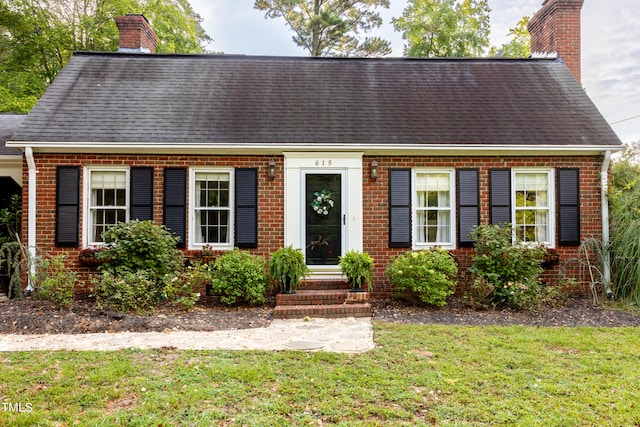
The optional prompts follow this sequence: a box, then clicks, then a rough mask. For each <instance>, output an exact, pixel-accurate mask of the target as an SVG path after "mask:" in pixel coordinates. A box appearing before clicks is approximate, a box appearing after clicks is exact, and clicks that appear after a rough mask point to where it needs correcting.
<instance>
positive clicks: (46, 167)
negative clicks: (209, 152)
mask: <svg viewBox="0 0 640 427" xmlns="http://www.w3.org/2000/svg"><path fill="white" fill-rule="evenodd" d="M270 158H272V156H204V155H203V156H195V155H193V156H190V155H163V156H143V155H140V156H122V155H100V156H98V155H65V154H48V155H41V154H38V155H36V158H35V161H36V166H37V169H38V211H37V247H38V250H39V252H40V253H51V254H54V253H63V252H64V253H68V254H69V259H70V267H72V268H77V269H78V270H79V271H80V272H81V273H82V274H83V277H84V278H86V277H88V275H89V274H90V273H91V272H92V271H93V270H91V269H89V268H86V267H82V266H80V265H79V263H78V260H77V258H78V253H79V251H80V250H81V248H80V247H78V248H56V247H55V243H54V242H55V209H56V205H55V194H56V182H55V179H56V168H57V167H58V166H81V167H83V166H103V165H125V166H129V167H135V166H153V167H154V221H155V222H156V223H158V224H162V220H163V219H162V209H163V194H162V191H163V169H164V168H165V167H188V166H211V167H243V168H257V169H258V174H259V175H258V203H259V206H260V208H259V210H258V222H259V225H258V242H259V243H258V247H257V248H256V249H252V250H250V251H251V252H252V253H255V254H259V255H264V256H267V255H268V254H269V253H271V252H273V251H275V250H276V249H277V248H279V247H280V246H281V245H282V243H283V236H284V220H283V207H284V189H283V184H284V176H283V158H282V157H276V158H275V159H276V163H277V166H276V177H275V179H274V180H269V179H268V178H267V165H268V162H269V159H270ZM372 160H376V161H377V162H378V168H379V169H378V170H379V174H380V177H379V178H378V179H377V180H372V179H371V178H370V176H369V173H370V172H369V168H368V167H364V168H363V187H364V188H363V191H364V194H363V205H364V209H363V223H364V229H363V235H364V241H363V248H364V250H365V251H366V252H368V253H369V254H370V255H371V256H372V257H373V258H374V260H375V262H376V268H375V272H374V284H373V287H374V297H376V296H377V297H380V296H385V295H389V294H390V293H391V291H392V287H391V285H390V284H389V283H388V282H387V281H386V280H385V278H384V274H383V272H384V270H385V268H386V266H387V264H388V262H389V260H390V258H391V257H392V256H394V255H398V254H400V253H402V252H404V251H405V250H406V249H398V248H389V247H388V240H389V231H388V223H389V219H388V194H389V193H388V192H389V189H388V171H389V169H391V168H413V167H440V168H456V167H464V168H478V169H479V171H480V221H481V223H488V222H489V169H492V168H514V167H556V168H580V186H581V187H580V211H581V215H582V218H581V238H582V239H585V238H587V237H595V238H601V208H600V182H599V174H600V167H601V164H602V158H601V157H600V156H582V157H553V158H545V157H481V156H474V157H430V158H427V157H378V156H375V157H372V156H365V157H364V159H363V164H364V165H368V164H370V163H371V161H372ZM24 171H25V172H24V174H25V175H24V182H25V186H24V187H23V191H24V194H23V209H24V210H23V221H24V223H23V229H24V230H27V224H26V220H27V209H28V206H27V194H28V191H29V188H28V179H27V168H26V165H25V168H24ZM82 179H83V176H82V174H81V180H82ZM81 188H82V183H81ZM187 195H188V193H187ZM82 203H84V200H81V207H80V209H81V212H82ZM82 220H83V219H82V215H81V216H80V221H82ZM80 230H81V232H82V224H80ZM556 232H557V230H556ZM81 240H82V236H81ZM556 240H557V239H556ZM187 252H188V251H187ZM557 252H558V253H559V254H560V264H559V265H558V266H556V267H553V268H551V269H549V270H547V271H546V272H545V274H544V278H545V280H547V281H549V282H551V283H555V282H557V281H558V280H559V277H560V275H561V274H562V272H563V269H565V270H567V271H565V272H564V274H566V275H568V277H575V278H577V279H579V280H581V281H586V280H587V278H586V276H585V274H584V272H581V271H580V268H579V266H578V265H577V264H576V263H573V264H571V263H569V260H570V259H574V258H576V257H577V256H578V248H577V247H559V248H558V249H557ZM471 253H472V249H470V248H459V249H456V250H454V251H453V254H454V256H455V257H456V259H457V261H458V263H459V269H460V277H459V280H460V286H459V289H463V288H464V287H465V286H466V285H467V283H468V280H467V279H468V274H467V269H468V267H469V266H470V264H471V260H470V256H469V255H470V254H471Z"/></svg>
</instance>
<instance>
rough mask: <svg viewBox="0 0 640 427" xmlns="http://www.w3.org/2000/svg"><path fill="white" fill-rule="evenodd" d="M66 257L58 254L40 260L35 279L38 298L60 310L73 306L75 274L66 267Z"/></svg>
mask: <svg viewBox="0 0 640 427" xmlns="http://www.w3.org/2000/svg"><path fill="white" fill-rule="evenodd" d="M66 262H67V255H65V254H60V255H55V256H52V257H46V258H43V259H41V260H40V262H39V264H40V265H39V266H38V269H37V271H38V272H39V273H40V276H38V277H37V278H36V289H37V291H38V296H40V298H42V299H46V300H48V301H52V302H53V303H55V304H56V305H57V306H59V307H62V308H70V307H71V306H72V305H73V290H74V288H75V286H76V282H77V273H76V272H75V271H73V270H70V269H68V268H67V266H66Z"/></svg>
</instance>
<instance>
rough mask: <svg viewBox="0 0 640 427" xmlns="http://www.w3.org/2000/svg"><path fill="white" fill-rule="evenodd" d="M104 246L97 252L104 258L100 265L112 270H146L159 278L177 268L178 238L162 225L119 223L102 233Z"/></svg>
mask: <svg viewBox="0 0 640 427" xmlns="http://www.w3.org/2000/svg"><path fill="white" fill-rule="evenodd" d="M102 237H103V239H104V242H105V244H106V249H105V250H104V251H100V252H98V253H97V254H96V256H97V257H99V258H102V259H104V260H105V262H104V264H103V265H102V266H101V267H100V268H101V269H102V270H103V271H110V272H111V273H115V272H123V271H129V272H132V273H135V272H137V271H140V270H146V271H147V272H148V273H149V274H150V275H151V277H152V278H154V279H155V280H157V281H161V280H162V279H163V278H164V277H165V276H166V275H167V274H171V273H175V272H176V271H180V270H181V269H182V265H183V255H182V252H181V251H180V250H179V249H177V248H176V244H177V242H178V238H177V237H174V236H173V235H172V234H171V232H169V230H167V228H166V227H165V226H162V225H155V224H153V223H152V222H151V221H138V220H133V221H129V222H121V223H118V224H117V225H116V226H114V227H112V228H110V229H108V230H107V231H105V232H104V233H103V236H102Z"/></svg>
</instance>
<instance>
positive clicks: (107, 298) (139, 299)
mask: <svg viewBox="0 0 640 427" xmlns="http://www.w3.org/2000/svg"><path fill="white" fill-rule="evenodd" d="M92 288H93V291H94V295H95V297H96V306H97V307H98V308H108V309H111V310H115V311H120V312H130V311H134V312H136V313H153V311H154V309H155V305H156V304H157V302H158V300H159V297H160V294H159V292H158V281H157V280H156V273H154V272H151V271H149V270H139V271H137V272H135V273H134V272H131V271H127V270H120V271H115V272H112V271H109V270H106V271H103V272H102V275H101V277H98V278H93V279H92Z"/></svg>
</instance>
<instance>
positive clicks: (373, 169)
mask: <svg viewBox="0 0 640 427" xmlns="http://www.w3.org/2000/svg"><path fill="white" fill-rule="evenodd" d="M371 179H378V162H376V161H375V160H372V161H371Z"/></svg>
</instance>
